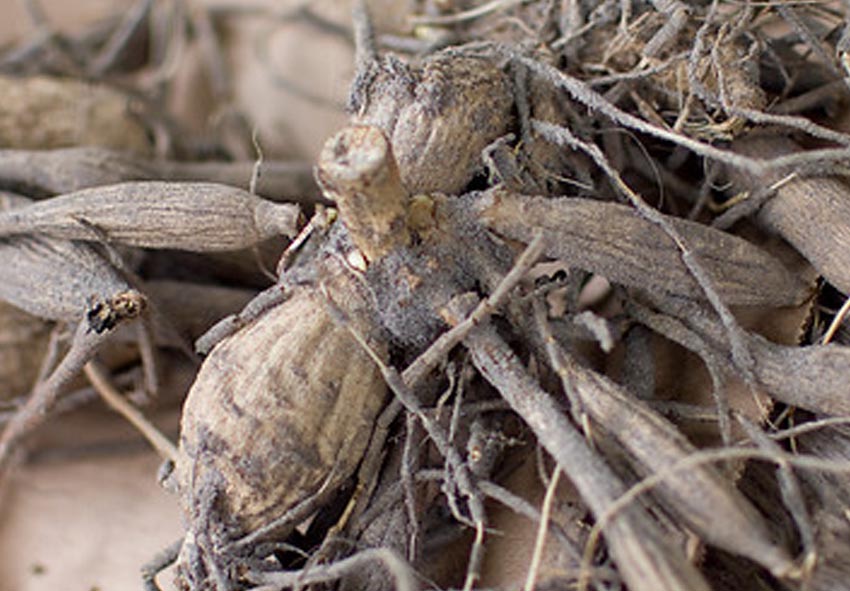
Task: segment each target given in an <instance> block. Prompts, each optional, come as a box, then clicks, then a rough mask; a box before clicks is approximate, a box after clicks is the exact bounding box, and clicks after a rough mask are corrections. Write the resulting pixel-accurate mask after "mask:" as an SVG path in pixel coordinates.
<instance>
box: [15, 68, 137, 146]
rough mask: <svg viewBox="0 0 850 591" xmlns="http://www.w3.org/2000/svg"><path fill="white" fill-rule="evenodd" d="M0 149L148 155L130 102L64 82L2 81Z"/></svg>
mask: <svg viewBox="0 0 850 591" xmlns="http://www.w3.org/2000/svg"><path fill="white" fill-rule="evenodd" d="M0 96H2V97H3V105H2V107H1V108H0V146H3V147H5V148H18V149H23V150H47V149H52V148H65V147H70V146H101V147H104V148H114V149H116V150H128V151H131V152H136V153H139V154H149V153H150V152H151V142H150V139H149V137H148V132H147V130H146V129H145V127H144V126H143V125H142V123H141V122H140V121H139V119H138V118H137V117H135V116H133V115H132V114H131V113H130V110H129V103H130V100H129V98H128V97H127V96H126V95H124V94H121V93H120V92H118V91H116V90H112V89H110V88H108V87H106V86H103V85H94V84H88V83H85V82H80V81H78V80H71V79H67V78H49V77H46V76H35V77H31V78H17V77H11V76H0Z"/></svg>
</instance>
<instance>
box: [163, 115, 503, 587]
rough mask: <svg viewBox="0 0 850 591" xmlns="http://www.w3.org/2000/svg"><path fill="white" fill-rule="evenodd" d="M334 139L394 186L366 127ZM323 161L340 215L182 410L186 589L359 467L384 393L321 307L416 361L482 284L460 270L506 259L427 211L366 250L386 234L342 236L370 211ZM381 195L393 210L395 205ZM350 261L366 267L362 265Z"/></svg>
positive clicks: (227, 343) (203, 582)
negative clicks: (452, 306) (449, 310)
mask: <svg viewBox="0 0 850 591" xmlns="http://www.w3.org/2000/svg"><path fill="white" fill-rule="evenodd" d="M341 134H349V136H352V137H351V138H349V139H351V141H342V142H340V141H337V143H336V144H333V142H334V141H335V140H334V139H332V140H331V141H330V142H329V144H330V145H331V146H334V145H336V146H348V147H349V148H351V150H358V149H361V150H365V149H366V148H364V145H368V144H370V143H372V142H376V143H377V144H378V149H376V150H375V151H374V152H373V153H371V154H374V155H375V158H376V159H375V160H373V161H369V162H366V164H365V166H366V167H367V168H368V167H370V166H372V165H373V164H374V165H376V169H377V170H378V176H379V177H380V176H381V175H382V174H383V173H384V172H387V171H389V172H388V174H390V175H393V174H394V175H395V176H396V177H397V175H398V172H397V168H396V167H395V165H394V163H393V162H392V160H391V159H392V155H391V153H390V151H389V145H388V144H387V143H386V139H385V138H384V137H383V135H382V134H381V132H380V131H379V130H377V129H376V128H373V127H361V128H356V127H355V128H349V129H348V130H344V131H343V132H341ZM341 134H340V135H341ZM346 137H348V136H346ZM352 138H353V139H352ZM337 152H339V153H337ZM323 157H324V158H325V161H324V162H321V163H320V166H319V168H320V170H321V171H322V173H321V174H320V176H321V177H322V179H323V182H324V183H325V184H326V186H327V187H328V190H329V191H333V194H334V196H335V197H336V198H337V199H338V200H339V201H345V200H350V201H351V203H348V205H347V206H346V207H341V208H340V218H341V221H338V222H336V223H335V224H334V225H333V226H332V227H331V228H330V230H329V233H328V235H327V237H324V236H321V235H319V236H317V237H316V238H315V241H313V242H312V244H315V243H316V242H318V244H319V248H313V247H305V248H304V249H303V250H302V252H303V253H305V254H304V255H303V256H300V257H299V256H296V259H295V263H294V264H293V265H292V266H291V267H289V269H288V270H286V271H285V273H284V275H283V276H282V277H281V284H285V285H287V286H292V288H291V290H290V292H289V297H288V299H287V300H286V301H285V302H284V303H282V304H280V305H278V306H277V307H274V308H272V309H271V310H269V311H268V312H266V313H265V314H263V315H261V316H260V317H259V318H257V319H256V320H254V321H253V322H252V323H250V324H248V325H247V326H245V327H244V328H243V329H242V330H241V331H239V332H238V333H236V334H234V335H232V336H230V337H228V338H226V339H225V340H223V341H221V342H220V343H218V344H217V345H216V346H215V347H214V348H213V350H212V351H211V353H210V355H209V357H208V358H207V359H206V360H205V362H204V364H203V366H202V368H201V370H200V372H199V374H198V377H197V379H196V381H195V383H194V385H193V387H192V389H191V391H190V392H189V395H188V397H187V400H186V403H185V406H184V410H183V419H182V424H181V438H180V455H179V457H178V461H177V465H176V469H175V472H174V474H173V480H172V482H173V483H174V484H175V485H176V486H177V488H178V492H179V494H180V496H181V501H182V505H183V509H184V514H185V517H186V519H187V522H188V523H187V530H188V531H187V536H186V539H185V541H184V543H183V547H182V550H181V555H180V557H179V571H180V575H181V577H182V580H183V583H184V584H186V585H187V586H188V587H189V588H191V589H205V588H207V585H208V584H209V581H210V580H211V579H215V578H221V577H224V578H225V579H226V580H229V581H231V580H234V578H236V577H238V575H237V574H236V573H235V572H233V565H232V560H231V559H232V558H233V555H232V553H230V554H229V553H228V545H231V544H233V543H234V542H236V541H237V540H239V539H240V538H242V537H244V536H246V535H249V534H251V533H252V532H254V531H256V530H257V529H258V528H260V527H262V526H266V525H268V524H269V523H271V522H273V521H274V520H276V519H279V518H281V516H283V515H284V514H286V513H287V512H288V511H290V510H292V509H293V508H295V507H298V506H299V505H302V506H303V505H304V504H305V503H318V504H319V505H320V504H321V503H322V502H323V501H324V500H326V499H327V496H328V495H329V494H332V493H333V492H334V491H335V490H336V489H338V488H339V486H340V485H341V484H342V483H344V482H345V481H346V480H347V479H348V478H349V477H350V476H351V475H352V473H353V472H354V470H355V468H356V466H357V464H358V463H359V462H360V459H361V457H362V455H363V453H364V450H365V446H366V444H367V442H368V438H369V436H370V434H371V430H372V428H373V426H374V421H375V419H376V416H377V413H378V412H379V411H380V408H381V407H382V405H383V400H384V397H385V391H386V387H385V384H384V382H383V378H382V377H381V374H380V372H379V371H378V369H377V368H376V366H375V364H374V363H373V362H372V361H371V360H370V359H369V357H368V355H367V353H366V352H365V351H364V350H363V348H362V347H361V346H360V345H359V344H357V342H356V341H355V340H354V339H353V337H352V336H351V333H350V332H349V330H348V328H346V327H345V326H343V325H341V323H340V318H338V317H334V314H335V313H338V312H331V309H332V308H331V307H330V306H329V302H328V300H331V301H332V302H333V306H335V307H336V308H338V309H339V310H341V311H342V313H343V314H344V315H345V316H346V317H347V319H348V321H349V322H350V324H351V326H353V327H354V329H355V330H356V331H357V332H358V333H359V334H361V335H363V336H364V337H365V338H366V339H367V341H368V343H369V345H370V347H371V348H372V349H373V350H375V351H376V352H378V354H380V355H382V356H383V357H386V356H387V351H388V346H389V345H397V346H398V347H399V348H403V349H404V350H405V351H410V352H411V353H413V354H417V352H419V351H421V350H422V349H423V347H424V346H425V345H427V344H428V343H430V342H431V341H432V340H433V339H434V338H435V337H436V335H437V334H438V333H439V331H440V330H442V329H444V328H445V326H444V323H443V321H442V320H441V318H440V316H439V313H438V310H439V308H440V306H441V305H442V304H444V303H445V302H447V301H448V300H449V299H450V298H451V297H452V296H453V295H456V294H457V293H459V292H461V291H466V290H469V289H472V288H473V286H474V281H473V277H482V276H486V275H487V272H486V270H482V269H475V268H474V267H475V266H476V265H477V264H478V263H477V262H476V261H483V260H485V259H486V260H487V261H490V262H489V263H487V264H490V265H493V266H495V267H498V270H497V271H496V272H493V273H492V275H493V276H494V277H497V276H499V275H500V274H501V273H502V272H504V271H505V270H506V267H507V266H508V265H509V262H510V257H511V254H510V253H508V255H507V259H508V260H507V261H505V264H504V265H503V264H500V263H499V262H498V261H500V255H499V254H493V253H490V254H488V255H486V256H485V255H484V254H483V253H482V252H481V250H482V249H488V248H489V249H495V248H496V247H495V244H494V243H493V241H492V240H489V239H486V238H484V237H483V236H482V235H481V234H483V230H482V229H479V231H478V232H477V233H476V232H475V231H468V232H462V231H460V230H459V229H458V228H457V227H455V226H454V225H453V224H452V223H451V222H450V220H443V223H442V224H439V221H438V220H437V219H436V218H437V217H439V216H438V215H437V214H436V213H434V212H432V213H433V216H428V215H424V216H423V215H420V216H419V218H418V224H417V225H416V228H417V230H413V228H412V227H410V224H408V226H409V230H411V237H410V240H407V241H405V242H403V243H398V244H395V248H394V249H393V250H390V251H387V250H386V249H383V248H380V247H379V246H380V245H376V244H372V245H371V247H372V248H370V245H369V244H368V242H369V241H378V242H380V241H385V240H387V239H388V238H387V237H386V236H382V235H379V234H359V233H357V232H352V231H350V229H349V228H348V227H347V226H348V225H350V226H351V227H352V228H356V227H360V226H361V225H362V222H363V219H364V218H365V219H369V220H372V221H374V220H375V215H379V214H380V211H384V210H383V209H381V210H380V211H377V212H375V211H372V212H369V213H368V214H367V213H365V212H364V211H363V209H364V208H365V209H368V208H369V205H370V203H371V201H370V200H369V199H363V200H361V199H358V198H357V197H352V191H353V189H352V187H351V186H348V185H346V183H345V182H344V181H343V180H340V178H339V175H338V171H333V170H331V169H332V166H331V163H330V162H328V159H335V158H337V157H339V159H340V160H346V158H347V157H348V153H347V152H345V151H344V150H341V149H340V150H335V149H333V148H331V149H327V148H326V152H324V153H323ZM350 160H352V161H356V160H357V158H354V157H352V158H351V159H350ZM385 160H386V161H387V162H388V163H389V164H388V165H387V164H386V163H385ZM359 164H363V163H362V162H361V163H359ZM354 166H356V165H354ZM329 171H330V172H329ZM367 173H368V171H367ZM367 173H363V174H364V175H365V176H368V174H367ZM364 185H365V187H366V188H365V189H364V190H369V188H371V189H374V188H375V186H376V185H375V184H371V183H361V184H360V185H359V186H364ZM382 186H383V187H384V189H386V191H385V192H386V196H387V197H389V196H390V193H391V189H392V187H396V188H398V187H400V184H399V183H398V181H397V179H396V181H395V182H392V183H388V184H386V185H382ZM361 197H362V196H361ZM395 199H397V200H399V204H400V206H401V207H402V210H406V209H407V201H408V199H407V195H405V194H396V195H395ZM388 209H389V211H393V212H396V213H397V211H398V209H397V208H388ZM343 213H345V215H343ZM393 215H394V214H393ZM346 216H347V217H346ZM438 225H441V226H442V227H439V228H438V227H437V226H438ZM414 234H415V239H413V238H414V236H413V235H414ZM449 236H455V237H457V236H464V237H466V238H468V244H465V246H467V247H468V248H463V247H461V248H458V244H457V238H454V239H449ZM358 240H359V242H358ZM464 242H466V240H464ZM364 251H367V252H370V253H373V256H374V258H373V259H372V260H367V258H366V257H365V256H364V255H363V252H364ZM476 253H477V254H476ZM460 257H463V260H458V259H459V258H460ZM502 258H505V257H504V256H503V257H502ZM301 259H304V260H301ZM494 261H495V262H494ZM314 509H315V506H314ZM307 515H309V513H307V514H306V515H301V516H300V518H299V519H297V520H294V521H293V522H292V523H287V524H286V525H284V526H281V527H279V528H275V531H274V536H273V537H274V539H275V540H279V541H280V540H283V539H285V538H286V535H287V534H288V533H289V531H291V529H292V527H294V526H295V525H297V523H298V521H300V520H303V519H304V518H305V517H306V516H307ZM232 547H233V546H231V548H232Z"/></svg>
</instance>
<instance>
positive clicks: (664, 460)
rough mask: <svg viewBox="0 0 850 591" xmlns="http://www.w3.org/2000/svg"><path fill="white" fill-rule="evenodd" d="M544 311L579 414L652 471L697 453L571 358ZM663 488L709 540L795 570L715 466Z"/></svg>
mask: <svg viewBox="0 0 850 591" xmlns="http://www.w3.org/2000/svg"><path fill="white" fill-rule="evenodd" d="M541 313H542V310H541V309H540V308H538V309H537V311H536V315H537V322H538V326H539V327H540V328H541V332H542V335H543V337H544V339H545V340H546V343H547V350H548V353H549V358H550V362H551V363H552V365H553V367H554V369H555V370H556V371H557V372H558V374H559V376H560V378H561V381H562V384H563V386H564V389H565V391H566V392H568V393H569V395H570V396H574V397H575V399H576V401H577V409H576V412H581V413H585V412H586V413H587V414H588V415H589V416H590V417H591V418H592V419H593V420H594V424H595V425H598V426H599V427H601V428H602V431H603V432H605V433H606V434H608V435H609V436H611V437H614V438H616V439H617V441H619V442H620V445H621V446H622V447H623V448H624V449H625V450H626V451H627V453H629V454H630V455H631V456H632V457H633V458H634V459H635V460H637V462H638V463H639V464H641V465H643V466H644V467H645V468H646V469H648V470H649V471H650V472H661V471H662V470H664V469H666V468H667V467H668V466H670V465H672V464H674V463H676V462H678V461H681V460H683V459H684V458H686V457H687V456H688V455H690V454H691V453H693V452H694V451H695V449H694V447H693V446H692V445H691V444H690V443H689V442H688V441H687V439H685V437H684V436H683V435H682V434H681V433H680V432H679V431H677V430H676V428H675V427H674V426H673V425H672V424H670V423H668V422H667V421H666V420H664V419H663V418H662V417H661V416H659V415H658V414H656V413H655V412H654V411H652V410H651V409H650V408H649V407H647V406H646V405H645V404H644V403H642V402H641V401H640V400H637V399H634V398H632V397H630V396H629V395H628V394H627V393H626V392H624V391H623V390H621V389H620V387H619V386H617V385H616V384H615V383H613V382H611V381H610V380H608V379H607V378H605V377H604V376H602V375H599V374H597V373H595V372H593V371H591V370H589V369H587V368H585V367H582V366H581V365H579V364H578V363H577V362H576V361H575V360H574V359H571V358H569V357H567V356H566V354H565V353H564V351H563V350H562V349H561V347H560V346H559V345H558V344H557V342H556V341H555V339H554V337H553V336H552V334H551V331H550V330H549V328H548V326H547V325H546V320H545V317H543V316H542V315H541ZM659 492H660V493H661V494H662V495H664V496H665V498H666V499H667V501H668V503H669V506H670V507H671V508H672V509H673V510H674V511H675V512H676V514H677V515H678V516H679V517H680V518H681V519H683V520H684V521H685V522H686V523H687V525H688V527H689V528H690V529H692V530H693V531H694V532H695V533H696V534H697V535H699V536H701V537H702V538H703V539H704V540H705V541H706V542H708V543H710V544H715V545H717V546H720V547H722V548H723V549H725V550H727V551H729V552H733V553H736V554H741V555H743V556H747V557H748V558H750V559H751V560H753V561H755V562H758V563H759V564H761V565H763V566H764V567H765V568H767V569H769V570H770V571H771V572H772V573H773V574H774V575H775V576H777V577H783V576H787V575H789V574H791V573H793V572H795V569H796V567H795V565H794V564H793V563H792V561H791V559H790V557H789V556H788V554H787V552H786V551H785V550H784V549H783V548H781V547H779V546H778V545H777V544H776V543H775V542H774V541H773V540H772V539H771V536H770V533H769V531H768V528H767V525H766V524H765V523H764V520H763V519H762V517H761V516H760V515H759V514H758V513H757V512H756V510H755V509H754V508H753V507H752V505H750V503H749V502H748V501H747V500H746V499H745V498H744V497H743V496H742V495H741V494H740V493H739V492H738V491H737V490H736V489H735V488H734V487H733V486H732V485H731V484H730V483H729V482H727V481H726V480H724V478H723V477H722V476H721V475H720V473H719V472H717V471H715V470H714V469H713V468H712V467H710V466H700V467H698V468H695V469H693V470H690V471H689V472H688V473H687V474H686V473H684V472H676V473H674V474H672V475H671V476H670V477H669V478H668V479H667V480H665V482H664V484H663V485H662V486H661V487H660V488H659Z"/></svg>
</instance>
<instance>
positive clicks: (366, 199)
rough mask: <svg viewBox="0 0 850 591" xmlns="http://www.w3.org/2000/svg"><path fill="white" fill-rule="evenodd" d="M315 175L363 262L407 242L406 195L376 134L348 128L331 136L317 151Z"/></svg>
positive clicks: (383, 142)
mask: <svg viewBox="0 0 850 591" xmlns="http://www.w3.org/2000/svg"><path fill="white" fill-rule="evenodd" d="M317 174H318V178H319V179H320V182H322V184H323V185H325V191H326V192H327V194H328V195H329V196H330V197H333V198H334V200H335V201H336V202H337V206H338V207H339V208H340V215H341V216H342V217H343V219H344V220H345V225H346V226H347V227H348V231H349V232H351V236H352V239H353V240H354V243H355V244H356V245H357V247H358V248H359V249H360V251H361V252H362V253H363V255H365V257H366V260H367V261H372V260H376V259H379V258H381V257H383V256H384V255H386V254H387V253H389V252H392V251H393V250H395V249H398V248H400V247H404V246H406V245H407V244H408V243H409V242H410V235H409V233H408V229H407V201H408V197H407V193H406V191H405V190H404V187H403V186H402V184H401V179H400V178H399V171H398V167H397V166H396V162H395V159H394V158H393V154H392V152H390V145H389V143H388V142H387V139H386V138H385V137H384V135H383V133H382V132H381V131H380V130H379V129H378V128H376V127H369V126H360V127H348V128H346V129H344V130H343V131H341V132H339V133H338V134H337V135H335V136H334V137H333V138H332V139H331V140H330V141H328V143H327V144H326V145H325V147H324V149H323V150H322V155H321V157H320V159H319V167H318V172H317ZM363 270H364V271H365V267H364V269H363Z"/></svg>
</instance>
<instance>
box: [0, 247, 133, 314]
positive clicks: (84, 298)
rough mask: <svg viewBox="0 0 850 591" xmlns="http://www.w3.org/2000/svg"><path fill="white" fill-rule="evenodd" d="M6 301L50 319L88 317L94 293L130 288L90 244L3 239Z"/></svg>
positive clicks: (0, 296) (0, 256)
mask: <svg viewBox="0 0 850 591" xmlns="http://www.w3.org/2000/svg"><path fill="white" fill-rule="evenodd" d="M0 270H1V271H2V273H3V281H0V300H4V301H6V302H9V303H10V304H13V305H15V306H17V307H18V308H20V309H22V310H24V311H26V312H28V313H30V314H33V315H35V316H38V317H40V318H45V319H48V320H61V321H67V320H74V319H78V318H80V317H82V315H83V313H84V311H85V310H86V308H87V307H88V305H89V303H90V301H91V299H92V298H108V297H111V296H112V295H113V294H115V293H118V292H121V291H125V290H128V289H130V285H129V284H128V283H127V281H126V280H125V279H124V278H123V277H121V275H120V274H119V273H118V272H117V271H116V270H115V268H114V267H113V266H112V265H111V264H109V263H108V262H107V261H106V259H105V258H104V257H103V256H101V255H100V253H98V252H97V251H96V250H95V249H94V248H93V247H91V246H90V245H87V244H84V243H79V242H72V241H69V240H61V239H56V238H45V237H37V238H31V237H28V236H19V237H13V238H3V239H0Z"/></svg>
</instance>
